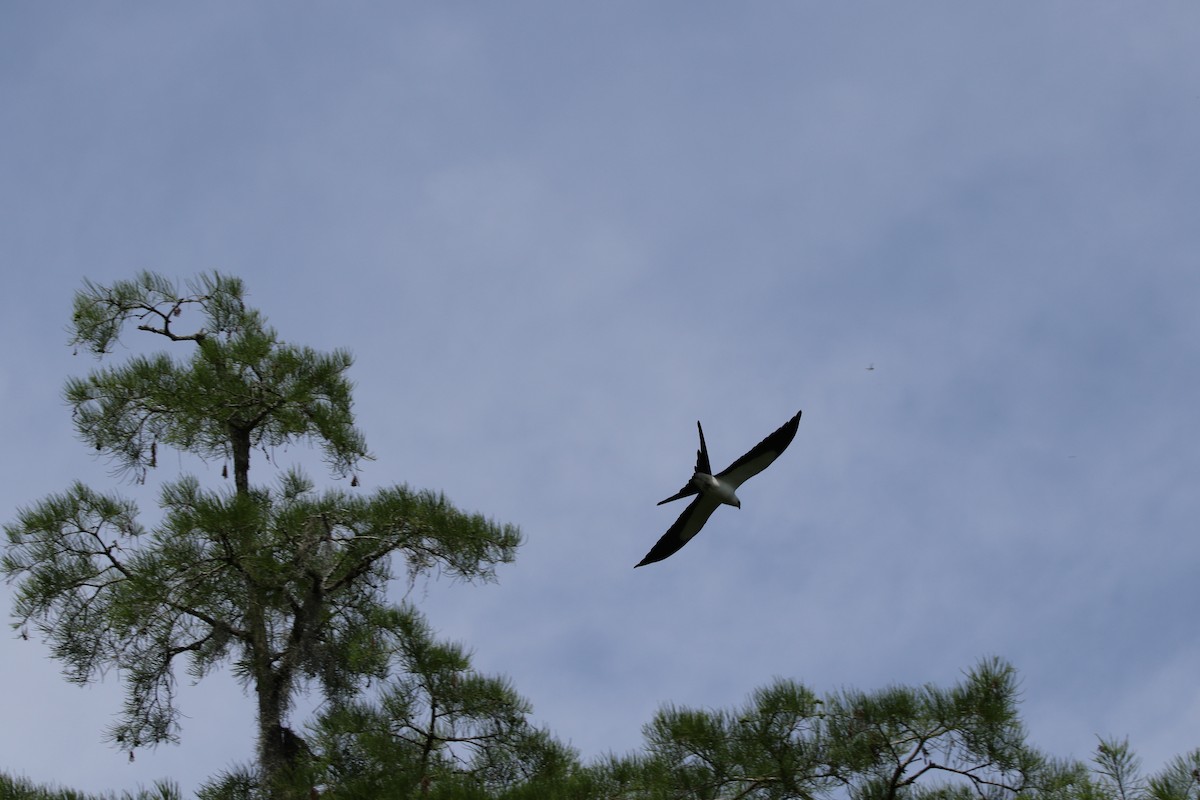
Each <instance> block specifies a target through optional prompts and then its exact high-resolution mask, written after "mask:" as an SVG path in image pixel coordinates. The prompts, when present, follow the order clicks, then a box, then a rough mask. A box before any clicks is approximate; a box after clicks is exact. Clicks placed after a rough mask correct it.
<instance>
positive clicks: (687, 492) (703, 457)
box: [658, 420, 712, 558]
mask: <svg viewBox="0 0 1200 800" xmlns="http://www.w3.org/2000/svg"><path fill="white" fill-rule="evenodd" d="M696 429H697V430H699V431H700V449H699V450H697V451H696V472H699V473H701V474H704V475H712V466H711V465H710V464H709V463H708V445H706V444H705V443H704V428H702V427H700V420H696ZM698 491H700V490H699V489H697V488H696V485H695V484H693V483H692V482H691V480H690V479H689V480H688V482H687V483H685V484H684V485H683V488H682V489H680V490H679V491H678V492H676V493H675V494H673V495H671V496H670V497H668V498H667V499H666V500H659V501H658V505H660V506H661V505H662V504H663V503H670V502H671V501H672V500H678V499H680V498H681V497H689V496H691V495H693V494H695V493H696V492H698ZM710 513H711V512H710ZM668 555H669V554H668ZM664 558H665V556H664Z"/></svg>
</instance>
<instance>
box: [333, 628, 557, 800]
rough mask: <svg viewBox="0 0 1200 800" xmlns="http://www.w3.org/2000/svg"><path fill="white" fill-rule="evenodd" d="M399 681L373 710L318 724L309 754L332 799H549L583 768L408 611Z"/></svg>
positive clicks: (520, 703) (516, 698) (343, 710)
mask: <svg viewBox="0 0 1200 800" xmlns="http://www.w3.org/2000/svg"><path fill="white" fill-rule="evenodd" d="M391 616H392V618H391V620H390V624H389V625H388V630H389V631H390V632H391V634H392V638H391V646H392V651H391V652H392V664H391V670H390V673H391V674H392V675H393V676H395V677H394V678H393V679H392V680H391V681H390V682H389V683H388V684H387V685H386V686H385V687H384V688H383V690H382V691H381V692H380V693H379V696H378V699H377V701H373V702H369V701H353V702H348V703H344V704H341V705H338V706H336V707H334V708H332V709H331V710H329V711H328V712H326V713H324V714H322V715H321V717H320V718H319V719H318V720H317V721H316V722H315V723H314V725H313V732H314V735H313V736H312V737H311V739H312V742H313V748H314V750H315V751H317V752H318V753H319V754H320V757H319V758H318V761H319V762H320V763H322V764H324V765H325V776H324V781H323V783H324V784H325V786H326V787H328V788H327V796H329V797H336V798H347V799H349V798H373V797H395V798H405V797H431V798H439V797H440V798H459V797H462V798H468V797H469V798H491V797H497V796H500V795H501V794H502V793H503V792H505V791H507V790H509V789H515V788H517V787H520V788H521V790H522V791H525V792H529V791H533V790H534V789H538V790H539V791H541V792H543V793H542V794H533V795H531V794H526V795H524V796H546V794H545V792H546V791H548V790H549V788H550V787H551V786H554V785H556V784H557V783H558V782H559V781H560V780H561V779H563V778H565V777H566V776H567V775H568V774H569V773H571V772H572V771H573V770H575V769H577V767H578V763H577V759H576V755H575V753H574V752H573V751H571V750H569V749H567V748H565V747H563V746H562V745H560V744H558V743H557V742H555V741H554V740H553V739H552V738H551V737H550V736H549V734H547V733H546V732H545V731H542V730H540V729H537V728H535V727H533V726H532V725H531V724H530V723H529V721H528V718H527V717H528V714H529V711H530V707H529V703H528V702H527V701H526V700H525V699H524V698H522V697H521V696H520V695H518V694H517V692H516V691H515V690H514V689H513V688H512V686H511V685H510V684H509V683H508V681H506V680H504V679H502V678H494V677H488V676H484V675H480V674H479V673H477V672H475V671H474V670H473V669H471V665H470V658H469V657H468V655H467V653H466V652H465V651H464V650H463V648H462V647H461V646H459V645H457V644H452V643H446V642H438V641H437V640H436V639H435V638H434V635H433V631H432V630H431V629H430V628H429V626H428V625H427V623H426V622H425V621H424V620H423V619H422V618H421V617H420V616H419V615H417V614H416V613H415V612H414V611H413V610H412V609H397V610H395V611H393V612H392V615H391Z"/></svg>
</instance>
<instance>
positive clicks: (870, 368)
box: [867, 364, 875, 372]
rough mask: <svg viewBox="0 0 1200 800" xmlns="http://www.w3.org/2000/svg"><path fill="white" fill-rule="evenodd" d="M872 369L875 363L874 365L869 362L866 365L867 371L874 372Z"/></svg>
mask: <svg viewBox="0 0 1200 800" xmlns="http://www.w3.org/2000/svg"><path fill="white" fill-rule="evenodd" d="M874 371H875V365H874V364H871V365H869V366H868V367H867V372H874Z"/></svg>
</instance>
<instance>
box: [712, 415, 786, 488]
mask: <svg viewBox="0 0 1200 800" xmlns="http://www.w3.org/2000/svg"><path fill="white" fill-rule="evenodd" d="M801 413H802V412H800V411H797V412H796V416H794V417H792V418H791V419H789V420H788V421H787V422H785V423H783V425H781V426H779V429H778V430H777V431H775V432H774V433H772V434H771V435H770V436H768V437H767V438H765V439H763V440H762V441H761V442H759V443H758V444H756V445H754V447H752V448H750V452H748V453H746V455H744V456H742V457H741V458H739V459H738V460H737V461H734V462H733V463H732V464H730V465H729V466H728V467H726V468H725V469H723V470H721V472H720V473H719V474H718V475H716V476H715V477H716V478H717V479H718V480H721V481H724V482H725V483H728V484H730V485H731V486H733V487H734V488H735V489H736V488H737V487H738V486H741V485H742V484H743V483H745V482H746V481H748V480H749V479H750V478H753V477H754V476H755V475H757V474H758V473H760V472H762V471H763V470H764V469H766V468H767V467H769V466H771V462H772V461H774V460H775V459H777V458H779V454H780V453H782V452H783V451H784V450H786V449H787V446H788V445H789V444H791V443H792V439H795V438H796V429H797V428H798V427H800V414H801Z"/></svg>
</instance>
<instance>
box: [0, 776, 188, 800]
mask: <svg viewBox="0 0 1200 800" xmlns="http://www.w3.org/2000/svg"><path fill="white" fill-rule="evenodd" d="M181 797H182V795H181V794H180V792H179V787H177V786H175V784H173V783H171V782H169V781H159V782H157V783H155V784H154V788H153V789H139V790H138V791H137V792H121V793H120V794H116V793H109V794H103V795H93V794H85V793H84V792H77V791H75V790H73V789H52V788H49V787H46V786H37V785H36V784H34V783H33V782H32V781H28V780H25V779H23V778H10V777H9V776H8V775H5V774H4V773H0V800H180V798H181Z"/></svg>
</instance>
